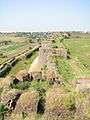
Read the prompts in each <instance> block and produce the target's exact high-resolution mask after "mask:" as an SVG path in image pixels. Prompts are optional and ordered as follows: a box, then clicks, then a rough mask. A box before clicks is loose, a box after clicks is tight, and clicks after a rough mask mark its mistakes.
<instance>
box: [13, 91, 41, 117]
mask: <svg viewBox="0 0 90 120" xmlns="http://www.w3.org/2000/svg"><path fill="white" fill-rule="evenodd" d="M38 101H39V94H38V93H37V92H36V91H26V92H24V93H23V94H22V95H21V96H20V98H19V100H18V102H17V105H16V108H15V111H14V114H22V115H25V114H26V115H29V114H30V113H36V112H37V105H38Z"/></svg>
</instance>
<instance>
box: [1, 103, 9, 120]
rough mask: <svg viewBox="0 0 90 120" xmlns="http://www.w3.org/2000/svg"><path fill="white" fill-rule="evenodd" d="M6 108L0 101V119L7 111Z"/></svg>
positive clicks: (2, 119)
mask: <svg viewBox="0 0 90 120" xmlns="http://www.w3.org/2000/svg"><path fill="white" fill-rule="evenodd" d="M7 110H8V109H7V108H5V106H4V105H3V104H1V103H0V120H4V115H5V113H6V112H7Z"/></svg>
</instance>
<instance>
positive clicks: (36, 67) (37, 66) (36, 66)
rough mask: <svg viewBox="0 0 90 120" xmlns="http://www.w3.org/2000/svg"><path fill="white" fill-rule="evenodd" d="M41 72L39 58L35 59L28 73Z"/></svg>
mask: <svg viewBox="0 0 90 120" xmlns="http://www.w3.org/2000/svg"><path fill="white" fill-rule="evenodd" d="M39 71H41V65H40V63H39V56H37V57H36V58H35V60H34V61H33V62H32V64H31V66H30V69H29V72H39Z"/></svg>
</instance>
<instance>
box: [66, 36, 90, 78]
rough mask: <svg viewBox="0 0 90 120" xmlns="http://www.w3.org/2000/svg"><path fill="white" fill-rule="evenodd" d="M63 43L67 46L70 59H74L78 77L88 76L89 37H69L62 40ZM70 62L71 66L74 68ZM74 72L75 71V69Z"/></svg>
mask: <svg viewBox="0 0 90 120" xmlns="http://www.w3.org/2000/svg"><path fill="white" fill-rule="evenodd" d="M64 45H65V46H66V47H67V48H69V51H70V53H71V60H70V62H71V61H74V63H75V64H74V66H75V65H76V68H77V72H78V71H79V72H80V76H79V77H90V39H89V38H71V39H66V40H65V41H64ZM74 66H73V64H72V68H74ZM75 72H76V71H75Z"/></svg>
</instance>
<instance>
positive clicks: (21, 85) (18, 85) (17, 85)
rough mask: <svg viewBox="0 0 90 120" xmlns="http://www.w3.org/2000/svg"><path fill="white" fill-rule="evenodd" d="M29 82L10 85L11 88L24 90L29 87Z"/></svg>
mask: <svg viewBox="0 0 90 120" xmlns="http://www.w3.org/2000/svg"><path fill="white" fill-rule="evenodd" d="M30 84H31V83H30V82H28V81H24V82H23V81H20V82H19V83H18V84H12V85H11V88H15V89H19V90H26V89H28V88H29V87H30Z"/></svg>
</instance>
